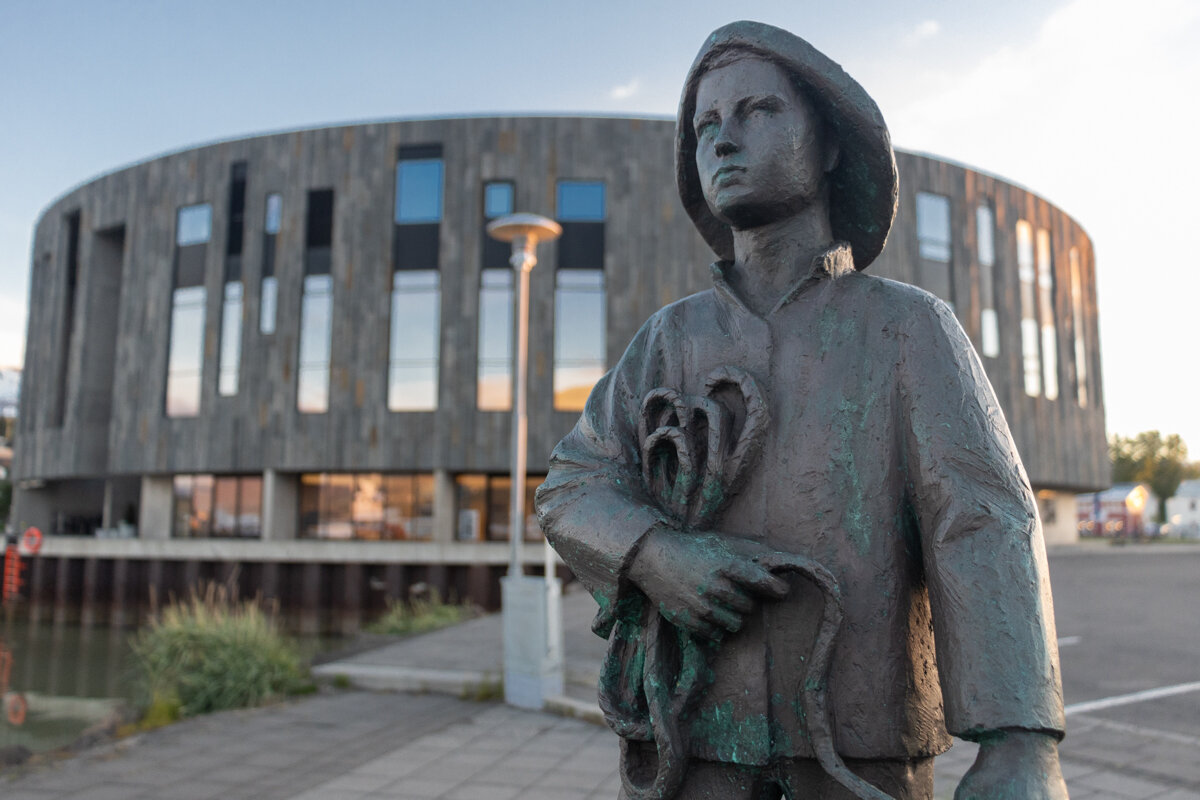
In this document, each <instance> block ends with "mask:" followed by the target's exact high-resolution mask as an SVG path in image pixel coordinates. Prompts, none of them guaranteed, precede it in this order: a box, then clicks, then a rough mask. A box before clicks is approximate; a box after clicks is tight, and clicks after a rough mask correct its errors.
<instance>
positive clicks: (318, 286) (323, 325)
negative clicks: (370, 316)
mask: <svg viewBox="0 0 1200 800" xmlns="http://www.w3.org/2000/svg"><path fill="white" fill-rule="evenodd" d="M332 338H333V278H332V277H331V276H329V275H309V276H306V277H305V278H304V297H303V298H302V299H301V301H300V367H299V370H298V382H297V387H296V407H297V409H298V410H299V411H301V412H302V413H305V414H323V413H324V412H326V411H328V410H329V351H330V347H331V344H332Z"/></svg>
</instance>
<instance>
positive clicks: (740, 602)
mask: <svg viewBox="0 0 1200 800" xmlns="http://www.w3.org/2000/svg"><path fill="white" fill-rule="evenodd" d="M705 594H706V595H707V596H708V597H711V598H713V599H714V600H715V601H717V602H718V603H721V604H722V605H724V606H726V607H728V608H730V609H732V610H733V611H735V612H737V613H739V614H749V613H750V612H751V611H753V610H754V600H752V599H751V598H750V595H748V594H746V593H745V592H744V591H742V590H741V589H740V588H739V587H738V585H737V584H736V583H734V582H733V581H731V580H729V579H728V578H726V577H724V576H721V577H718V578H717V579H716V580H715V581H713V583H712V585H711V586H709V587H707V591H706V592H705Z"/></svg>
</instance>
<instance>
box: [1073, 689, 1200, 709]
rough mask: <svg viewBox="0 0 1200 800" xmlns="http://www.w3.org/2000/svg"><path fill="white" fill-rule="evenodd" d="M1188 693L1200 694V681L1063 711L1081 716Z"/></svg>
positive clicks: (1077, 706)
mask: <svg viewBox="0 0 1200 800" xmlns="http://www.w3.org/2000/svg"><path fill="white" fill-rule="evenodd" d="M1188 692H1200V681H1195V682H1193V683H1180V684H1177V685H1175V686H1163V687H1160V688H1158V689H1145V690H1144V691H1141V692H1134V693H1132V694H1119V695H1116V696H1115V697H1102V698H1101V699H1099V700H1088V701H1086V702H1083V703H1075V704H1074V705H1069V706H1067V707H1066V708H1065V709H1063V710H1064V711H1065V712H1066V713H1067V714H1083V713H1086V712H1088V711H1101V710H1103V709H1105V708H1115V707H1116V706H1127V705H1130V704H1132V703H1144V702H1146V701H1147V700H1158V699H1160V698H1163V697H1174V696H1175V695H1177V694H1187V693H1188Z"/></svg>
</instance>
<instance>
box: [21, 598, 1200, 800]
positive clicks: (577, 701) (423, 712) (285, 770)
mask: <svg viewBox="0 0 1200 800" xmlns="http://www.w3.org/2000/svg"><path fill="white" fill-rule="evenodd" d="M565 600H566V602H565V607H564V621H565V631H566V647H567V651H568V653H569V658H568V670H567V671H568V678H569V679H570V680H572V681H573V686H572V688H571V690H570V691H569V692H568V694H569V695H571V697H569V698H568V699H567V700H566V701H564V702H568V703H574V705H575V707H576V708H580V709H583V708H591V707H594V700H591V699H588V698H594V688H593V687H594V686H595V674H596V672H597V671H598V665H599V656H600V655H601V654H602V653H603V649H604V644H603V642H600V641H599V640H598V639H596V638H595V637H593V636H592V635H591V634H590V633H589V632H588V631H587V623H588V620H589V619H590V616H591V613H592V612H593V611H594V606H593V605H592V601H591V598H589V597H587V596H586V595H568V596H567V598H565ZM499 644H500V632H499V618H498V617H487V618H483V619H479V620H473V621H471V622H469V623H466V624H464V625H460V626H457V627H455V628H451V629H446V630H443V631H439V632H437V633H433V634H428V635H426V636H422V637H418V638H414V639H409V640H405V641H403V642H400V643H397V644H394V645H389V646H387V647H384V648H380V649H379V650H375V651H372V652H370V653H364V654H361V655H358V656H354V657H352V658H348V659H345V660H343V661H338V662H334V663H332V664H327V665H324V666H323V667H321V669H320V671H321V672H323V673H325V674H327V675H344V676H346V677H347V678H349V679H350V680H351V681H352V682H354V683H356V684H358V685H361V686H368V685H369V686H372V687H374V688H376V689H383V688H386V687H388V686H392V687H403V688H409V689H417V688H436V689H439V690H441V691H443V692H449V694H431V693H424V694H415V693H411V692H394V691H392V692H389V691H375V692H369V691H364V690H362V689H355V690H350V691H341V692H338V691H334V692H329V693H325V694H322V695H319V696H316V697H312V698H307V699H303V700H298V701H295V702H291V703H287V704H284V705H280V706H274V707H271V708H265V709H256V710H251V711H236V712H227V713H223V714H214V715H211V716H207V717H202V718H199V719H194V720H188V721H186V722H183V723H179V724H177V725H172V726H170V727H167V728H164V729H161V730H159V731H154V732H151V733H148V734H143V735H140V736H137V737H133V738H131V739H127V740H124V741H121V742H117V743H114V744H111V745H107V746H104V747H101V748H97V749H94V750H91V751H89V752H87V753H85V754H83V755H80V756H77V757H74V758H72V759H68V760H66V761H62V762H58V763H55V764H51V765H47V766H43V767H37V768H33V769H30V770H26V771H24V772H19V773H16V774H13V775H7V776H4V775H0V797H2V798H4V800H65V799H66V798H79V800H84V799H86V800H151V799H153V800H159V799H161V800H208V799H209V798H228V799H229V800H240V799H242V798H245V800H382V798H390V800H435V799H437V800H507V799H508V798H522V800H593V799H596V800H599V799H600V798H603V799H604V800H615V798H616V796H617V788H618V784H619V779H618V776H617V772H616V763H617V740H616V737H615V736H613V735H612V734H611V733H610V732H609V731H608V730H607V729H606V728H604V727H602V726H598V725H595V724H593V723H589V722H587V721H585V720H582V719H579V718H576V717H565V716H559V715H555V714H548V713H538V712H528V711H519V710H517V709H512V708H508V707H506V706H503V705H500V704H498V703H495V702H489V703H482V702H471V701H467V700H463V699H460V698H458V697H455V696H453V695H454V693H457V692H459V691H462V690H464V689H467V690H470V689H471V687H478V686H483V687H484V688H485V689H486V688H488V687H490V686H494V685H495V680H496V678H497V676H498V675H499V674H500V646H499ZM589 681H590V685H589ZM422 682H425V683H424V684H423V685H422ZM1069 727H1070V736H1069V737H1068V738H1067V740H1066V742H1064V744H1063V748H1062V761H1063V771H1064V773H1065V774H1066V776H1067V781H1068V784H1069V786H1070V790H1071V797H1072V798H1074V800H1131V799H1137V800H1200V757H1198V756H1197V753H1200V737H1192V736H1189V735H1181V734H1179V733H1171V732H1164V731H1157V730H1148V729H1145V728H1139V727H1137V726H1134V725H1128V724H1123V723H1119V722H1114V721H1112V720H1108V719H1102V718H1100V717H1093V716H1089V715H1088V714H1086V713H1080V714H1073V715H1072V716H1071V717H1070V723H1069ZM1198 727H1200V726H1198ZM973 758H974V748H973V747H972V746H970V745H966V744H960V745H957V746H955V747H954V749H952V750H951V751H950V752H949V753H947V754H946V755H944V756H942V757H940V758H939V759H938V762H937V774H936V782H937V783H936V787H937V788H936V796H937V798H938V800H949V798H951V797H952V795H953V790H954V786H955V785H956V783H957V781H958V778H959V777H960V776H961V775H962V773H963V772H964V771H965V770H966V769H967V768H968V767H969V766H970V763H971V761H972V760H973Z"/></svg>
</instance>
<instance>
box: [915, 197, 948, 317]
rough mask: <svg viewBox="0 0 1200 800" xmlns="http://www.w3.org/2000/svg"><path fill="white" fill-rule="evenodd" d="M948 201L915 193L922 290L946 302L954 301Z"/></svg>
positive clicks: (944, 198)
mask: <svg viewBox="0 0 1200 800" xmlns="http://www.w3.org/2000/svg"><path fill="white" fill-rule="evenodd" d="M950 244H951V242H950V198H949V197H944V196H943V195H940V194H931V193H929V192H917V250H918V252H919V253H920V255H921V261H920V266H919V269H920V274H919V276H918V277H919V280H920V284H921V288H923V289H925V290H927V291H930V292H933V293H934V294H936V295H937V296H938V297H940V298H942V299H943V300H945V301H946V302H947V303H953V302H954V294H953V293H954V276H953V275H952V274H951V271H950V252H951V250H950Z"/></svg>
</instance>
